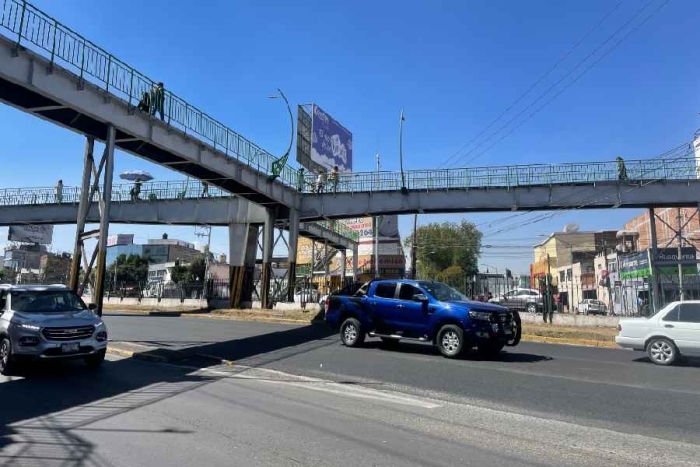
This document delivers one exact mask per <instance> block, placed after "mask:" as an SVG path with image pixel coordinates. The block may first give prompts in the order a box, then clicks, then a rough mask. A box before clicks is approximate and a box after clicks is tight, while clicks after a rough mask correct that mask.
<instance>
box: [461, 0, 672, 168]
mask: <svg viewBox="0 0 700 467" xmlns="http://www.w3.org/2000/svg"><path fill="white" fill-rule="evenodd" d="M653 1H654V0H650V2H649V3H651V2H653ZM670 1H671V0H666V1H665V2H663V3H662V4H661V5H659V7H658V8H657V9H656V10H654V11H653V12H652V13H651V14H650V15H648V16H647V17H646V18H644V20H642V22H641V23H639V24H638V25H637V26H635V27H634V28H632V29H631V30H630V31H629V32H628V33H627V34H626V35H625V36H623V37H622V38H621V39H620V40H619V41H617V42H616V43H615V44H614V45H613V46H612V47H611V48H610V49H608V50H607V51H606V52H605V53H604V54H603V55H601V56H600V57H599V58H598V59H597V60H596V61H594V62H593V63H591V64H590V65H589V66H588V67H586V69H584V70H583V71H582V72H581V73H580V74H579V75H577V76H576V77H575V78H574V79H573V80H572V81H571V82H569V83H568V84H567V85H566V86H564V87H563V88H562V89H560V90H559V91H558V92H557V93H556V94H554V96H552V98H551V99H549V100H547V101H546V102H545V103H544V104H542V105H541V106H540V107H538V108H537V109H536V110H535V111H534V112H532V113H531V114H530V115H528V116H527V117H526V118H525V119H524V120H522V121H521V122H520V123H518V124H517V125H516V126H515V127H513V128H511V130H510V131H508V132H507V133H506V134H505V135H503V136H501V137H500V138H499V139H498V140H496V141H495V142H494V143H493V144H491V145H490V146H489V147H487V148H486V149H484V150H483V151H481V152H480V153H479V154H477V155H476V156H474V157H472V158H471V159H469V161H467V163H466V164H465V165H469V164H471V163H472V162H474V161H475V160H477V159H478V158H480V157H481V156H483V155H484V154H485V153H487V152H488V151H490V150H491V149H492V148H493V147H494V146H496V145H497V144H498V143H500V142H501V141H503V140H504V139H506V138H507V137H508V136H510V135H512V134H513V133H514V132H515V131H517V130H518V129H519V128H520V127H521V126H523V125H524V124H525V123H527V122H528V121H530V119H531V118H532V117H534V116H535V115H537V114H538V113H539V112H540V111H541V110H542V109H544V108H545V107H547V106H548V105H549V104H551V103H552V102H554V101H555V100H556V99H557V98H558V97H559V96H560V95H561V94H562V93H564V91H566V90H567V89H568V88H570V87H571V86H573V85H574V84H576V82H577V81H578V80H579V79H581V78H582V77H583V76H585V75H586V74H587V73H588V72H589V71H590V70H592V69H593V67H595V66H596V65H597V64H598V63H600V62H601V61H602V60H603V59H604V58H605V57H607V56H608V55H609V54H610V53H611V52H612V51H613V50H615V49H616V48H617V47H618V46H619V45H620V44H622V42H624V41H625V40H626V39H627V38H628V37H629V36H630V35H632V33H634V32H635V31H636V30H638V29H639V28H640V27H641V26H643V25H644V23H646V22H647V21H648V20H649V19H651V17H652V16H654V15H655V14H656V13H658V12H659V11H660V10H661V8H663V7H664V6H665V5H666V4H667V3H669V2H670ZM646 6H648V4H647V5H645V6H644V7H642V9H641V10H639V12H638V13H641V11H642V10H643V9H644V8H646ZM635 17H636V15H635ZM625 26H626V25H625ZM623 27H624V26H623ZM616 33H617V32H616ZM616 33H615V34H616ZM612 37H613V36H611V37H610V39H611V38H612ZM596 50H597V49H596ZM587 59H588V57H587V58H586V60H587ZM584 61H585V60H584ZM581 63H583V62H581ZM578 66H579V65H576V67H574V68H573V69H572V70H571V71H573V70H575V69H576V68H578ZM570 74H571V72H569V73H567V75H566V76H565V77H564V78H566V77H568V76H569V75H570ZM564 78H562V80H563V79H564ZM562 80H559V81H558V82H557V83H555V84H554V85H553V86H552V87H550V88H549V89H548V91H549V90H551V89H552V88H553V87H554V86H556V85H558V84H559V83H560V82H561V81H562ZM548 91H547V92H548ZM545 94H547V93H544V94H542V95H541V96H540V97H544V95H545ZM539 99H540V98H539V97H538V98H537V99H536V100H535V101H533V102H532V103H531V104H530V105H529V106H527V107H526V108H525V109H523V110H522V111H521V112H520V113H518V115H516V116H515V117H513V118H512V119H510V120H509V121H508V122H506V124H504V125H503V126H501V127H500V128H499V130H498V131H496V132H495V133H493V134H492V135H491V136H490V137H489V138H487V139H486V140H485V141H483V142H482V143H480V144H479V145H478V146H477V147H475V148H474V149H472V150H471V151H469V152H468V153H467V154H465V155H464V156H462V157H466V156H468V155H469V154H471V153H472V152H474V151H475V150H476V149H477V148H478V147H479V146H481V145H482V144H483V143H485V142H486V141H488V140H489V139H491V137H493V136H495V135H496V134H497V133H498V132H500V130H501V129H504V128H505V127H507V126H508V125H509V124H510V123H512V122H513V121H514V120H515V119H516V118H518V117H519V116H520V115H522V114H523V113H524V112H525V111H526V110H528V109H529V108H530V107H532V105H534V104H535V103H536V102H537V101H538V100H539Z"/></svg>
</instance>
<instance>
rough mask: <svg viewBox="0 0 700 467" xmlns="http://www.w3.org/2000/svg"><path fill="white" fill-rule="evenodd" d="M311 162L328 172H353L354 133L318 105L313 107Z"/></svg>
mask: <svg viewBox="0 0 700 467" xmlns="http://www.w3.org/2000/svg"><path fill="white" fill-rule="evenodd" d="M311 115H312V121H311V160H312V161H313V162H315V163H317V164H319V165H321V166H323V167H325V168H326V170H331V169H332V168H333V166H336V165H337V166H338V170H339V171H340V172H351V171H352V133H350V131H348V130H347V129H346V128H345V127H344V126H343V125H341V124H340V123H338V122H337V121H336V120H335V119H334V118H333V117H331V116H330V115H328V114H327V113H326V112H324V111H323V109H321V108H320V107H319V106H317V105H316V104H313V105H312V114H311Z"/></svg>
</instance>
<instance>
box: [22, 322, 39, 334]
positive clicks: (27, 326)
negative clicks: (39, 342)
mask: <svg viewBox="0 0 700 467" xmlns="http://www.w3.org/2000/svg"><path fill="white" fill-rule="evenodd" d="M19 327H20V328H21V329H24V330H25V331H35V332H39V331H41V326H37V325H36V324H29V323H22V324H20V325H19Z"/></svg>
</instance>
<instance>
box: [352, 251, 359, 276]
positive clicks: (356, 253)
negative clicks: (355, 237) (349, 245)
mask: <svg viewBox="0 0 700 467" xmlns="http://www.w3.org/2000/svg"><path fill="white" fill-rule="evenodd" d="M359 253H360V250H359V248H358V244H357V242H355V246H354V247H353V249H352V281H353V282H356V281H357V268H358V263H359V261H360V259H359V258H358V256H359Z"/></svg>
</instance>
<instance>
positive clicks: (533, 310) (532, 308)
mask: <svg viewBox="0 0 700 467" xmlns="http://www.w3.org/2000/svg"><path fill="white" fill-rule="evenodd" d="M526 310H527V312H528V313H530V314H531V315H534V314H536V313H537V304H535V303H528V304H527V308H526Z"/></svg>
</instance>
